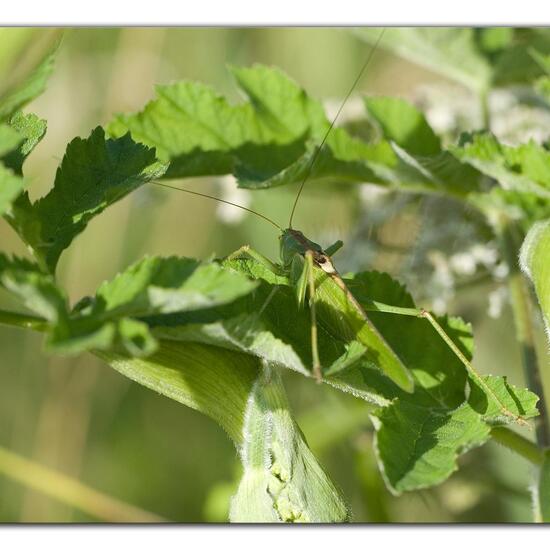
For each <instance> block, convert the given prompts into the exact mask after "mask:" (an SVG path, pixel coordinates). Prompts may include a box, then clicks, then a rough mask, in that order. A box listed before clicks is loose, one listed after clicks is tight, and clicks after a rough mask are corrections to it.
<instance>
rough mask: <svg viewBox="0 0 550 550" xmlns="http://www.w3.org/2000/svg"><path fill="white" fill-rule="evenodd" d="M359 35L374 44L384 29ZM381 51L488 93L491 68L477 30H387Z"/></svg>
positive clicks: (361, 29)
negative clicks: (478, 39)
mask: <svg viewBox="0 0 550 550" xmlns="http://www.w3.org/2000/svg"><path fill="white" fill-rule="evenodd" d="M354 32H355V34H356V36H358V37H359V38H361V39H362V40H365V41H367V42H369V43H371V44H372V43H374V42H375V41H376V40H377V39H378V37H379V35H380V29H377V28H374V27H371V28H360V29H356V30H354ZM379 47H380V48H384V49H386V50H389V51H391V52H392V53H395V54H397V55H399V56H400V57H403V58H404V59H408V60H409V61H412V62H413V63H416V64H418V65H421V66H423V67H426V68H428V69H430V70H432V71H435V72H437V73H439V74H441V75H443V76H446V77H447V78H451V79H453V80H456V81H457V82H460V83H461V84H463V85H464V86H467V87H468V88H470V89H472V90H475V91H481V90H486V89H487V88H488V87H489V84H490V81H491V76H492V74H491V66H490V64H489V62H488V60H487V59H486V58H485V57H484V55H483V54H482V53H481V52H480V51H479V48H478V46H477V44H476V37H475V29H473V28H457V27H452V28H444V27H436V28H434V27H431V28H430V27H393V28H388V29H386V31H385V33H384V36H383V37H382V40H381V42H380V46H379Z"/></svg>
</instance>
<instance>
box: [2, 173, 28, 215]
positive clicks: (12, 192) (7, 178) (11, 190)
mask: <svg viewBox="0 0 550 550" xmlns="http://www.w3.org/2000/svg"><path fill="white" fill-rule="evenodd" d="M24 187H25V180H24V179H23V178H22V177H20V176H18V175H16V174H15V173H14V172H13V170H10V169H9V168H6V167H5V166H3V165H2V164H0V215H3V214H5V213H6V212H8V211H9V209H10V208H11V205H12V203H13V201H15V199H17V197H18V196H19V195H20V194H21V193H22V191H23V189H24Z"/></svg>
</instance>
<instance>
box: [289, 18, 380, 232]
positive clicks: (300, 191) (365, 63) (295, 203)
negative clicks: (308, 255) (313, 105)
mask: <svg viewBox="0 0 550 550" xmlns="http://www.w3.org/2000/svg"><path fill="white" fill-rule="evenodd" d="M385 32H386V29H385V28H384V29H382V32H381V33H380V34H379V35H378V38H377V39H376V42H375V44H374V46H373V47H372V48H371V49H370V51H369V55H368V56H367V59H366V60H365V62H364V63H363V66H362V67H361V70H360V71H359V74H358V75H357V77H356V79H355V80H354V82H353V84H352V85H351V88H350V89H349V91H348V93H347V94H346V97H344V100H343V101H342V103H341V104H340V107H339V108H338V112H337V113H336V116H335V117H334V118H333V119H332V122H331V123H330V126H329V127H328V130H327V131H326V133H325V135H324V137H323V139H322V141H321V144H320V145H319V147H317V149H315V152H314V153H313V156H312V157H311V162H310V163H309V165H308V167H307V170H306V173H305V175H304V179H303V180H302V183H301V184H300V189H298V194H297V195H296V199H295V200H294V205H293V206H292V211H291V212H290V220H289V222H288V227H290V228H292V219H293V218H294V212H295V211H296V206H298V200H299V199H300V195H301V194H302V191H303V190H304V186H305V184H306V181H307V180H308V178H309V176H310V174H311V170H312V169H313V166H314V164H315V162H316V161H317V158H318V157H319V153H320V152H321V149H323V147H324V145H325V142H326V141H327V138H328V136H329V134H330V132H331V131H332V128H333V127H334V125H335V124H336V121H337V120H338V117H339V116H340V113H341V112H342V109H343V108H344V105H345V104H346V102H347V101H348V99H349V97H350V96H351V94H352V92H353V90H355V87H356V86H357V84H358V83H359V81H360V80H361V77H362V76H363V73H364V72H365V71H366V70H367V67H368V66H369V63H370V61H371V59H372V56H373V55H374V52H376V50H377V48H378V44H379V43H380V40H382V36H384V33H385Z"/></svg>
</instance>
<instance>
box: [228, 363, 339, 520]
mask: <svg viewBox="0 0 550 550" xmlns="http://www.w3.org/2000/svg"><path fill="white" fill-rule="evenodd" d="M242 441H243V442H242V445H241V447H240V456H241V461H242V463H243V467H244V473H243V477H242V480H241V482H240V484H239V488H238V490H237V494H236V495H235V496H234V497H233V499H232V501H231V509H230V519H231V521H232V522H246V523H250V522H286V523H296V522H299V523H304V522H308V523H311V522H313V523H333V522H342V521H347V520H348V519H349V512H348V510H347V508H346V505H345V504H344V502H343V501H342V497H341V496H340V494H339V493H338V491H337V490H336V488H335V487H334V485H333V484H332V483H331V481H330V480H329V478H328V477H327V475H326V474H325V473H324V472H323V470H322V469H321V467H320V466H319V464H318V462H317V460H316V459H315V457H314V456H313V454H312V453H311V451H310V450H309V447H308V446H307V444H306V442H305V441H304V439H303V436H302V434H301V432H300V429H299V428H298V426H297V425H296V424H295V422H294V420H293V418H292V416H291V413H290V410H289V406H288V402H287V400H286V396H285V394H284V390H283V387H282V384H281V381H280V379H279V375H278V374H277V372H276V371H273V370H271V369H269V368H265V369H264V371H263V372H262V373H261V374H260V376H259V377H258V379H257V380H256V382H255V384H254V386H253V388H252V391H251V393H250V397H249V399H248V402H247V408H246V412H245V421H244V424H243V437H242Z"/></svg>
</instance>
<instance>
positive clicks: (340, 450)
mask: <svg viewBox="0 0 550 550" xmlns="http://www.w3.org/2000/svg"><path fill="white" fill-rule="evenodd" d="M57 34H58V31H57V30H55V29H44V28H41V29H30V28H29V29H17V28H11V29H0V74H1V75H3V78H4V80H5V81H8V80H9V79H10V78H12V77H13V78H15V77H16V76H17V74H18V72H23V71H24V70H25V67H26V66H29V65H32V62H33V59H36V58H37V57H39V56H40V55H41V53H43V52H44V51H45V49H47V47H48V45H49V44H50V43H51V41H52V40H54V39H55V37H56V36H57ZM64 35H65V36H64V40H63V43H62V46H61V50H60V54H59V57H58V61H57V65H56V70H55V73H54V75H53V77H52V79H51V81H50V84H49V86H48V89H47V91H46V92H45V93H44V94H43V96H41V97H40V98H39V99H37V100H36V101H35V102H34V103H33V104H32V105H30V106H29V107H28V108H27V111H32V112H35V113H37V114H38V115H39V116H40V117H42V118H45V119H47V121H48V133H47V135H46V137H45V139H44V140H43V142H42V143H41V144H40V145H39V146H38V147H37V149H36V151H35V152H34V153H33V154H32V155H31V157H30V159H29V160H28V162H27V164H26V170H25V172H26V176H27V177H28V178H29V179H30V180H31V182H32V186H31V189H30V194H31V197H32V198H33V199H34V198H36V197H39V196H41V195H43V194H44V193H45V192H46V191H47V190H48V189H49V187H50V186H51V184H52V181H53V178H54V175H55V170H56V168H57V166H58V164H59V163H60V160H61V158H62V156H63V153H64V150H65V147H66V145H67V143H68V142H69V141H70V140H71V139H72V138H73V137H75V136H81V137H85V136H87V135H88V134H89V133H90V131H91V129H92V128H94V127H95V126H97V125H104V124H106V123H108V122H109V120H110V119H111V117H112V116H113V115H114V114H115V113H117V112H124V111H135V110H139V109H141V108H142V107H143V106H144V104H145V103H146V102H147V101H148V100H149V99H151V98H152V97H153V95H154V86H155V84H158V83H167V82H171V81H174V80H180V79H193V80H200V81H203V82H206V83H208V84H210V85H212V86H213V87H214V88H216V89H217V90H218V91H219V92H220V93H222V94H224V95H226V96H228V97H229V98H230V99H231V100H232V101H238V100H239V97H240V96H239V94H238V91H237V89H236V87H235V86H234V84H233V82H232V80H231V77H230V74H229V73H228V71H227V70H226V66H227V65H228V64H235V65H248V64H251V63H255V62H258V63H264V64H270V65H276V66H278V67H280V68H282V69H283V70H284V71H285V72H286V73H287V74H289V75H290V76H291V77H293V78H294V79H295V80H296V81H298V82H299V83H300V84H301V85H302V86H303V87H304V88H305V89H306V90H307V91H308V93H310V94H311V95H312V96H314V97H316V98H319V99H321V100H323V101H324V102H325V104H326V107H327V110H328V112H329V113H334V112H335V110H336V108H337V107H338V102H339V101H341V98H342V97H343V96H344V94H345V93H346V92H347V90H348V88H349V86H350V84H351V82H352V81H353V80H354V78H355V76H356V74H357V71H358V70H359V68H360V66H361V65H362V63H363V60H364V59H365V56H366V53H367V52H368V49H369V46H367V45H366V44H365V43H364V42H361V41H360V40H358V39H357V38H356V37H355V36H354V35H353V34H352V33H350V32H349V31H348V30H345V29H334V28H270V29H252V28H247V29H239V28H231V29H221V28H193V29H187V28H168V29H163V28H123V29H116V28H108V29H92V28H85V29H74V30H66V31H65V33H64ZM446 84H447V83H446V82H445V81H443V79H442V78H441V77H439V76H437V75H435V74H432V73H429V72H427V71H426V70H424V69H421V68H419V67H417V66H415V65H412V64H410V63H407V62H405V61H403V60H401V59H399V58H397V57H394V56H391V55H390V54H387V53H386V52H384V51H383V50H379V51H378V52H377V53H376V55H375V57H374V59H373V63H372V64H371V66H370V67H369V71H368V74H367V75H366V76H365V77H364V78H363V79H362V81H361V83H360V85H359V88H358V89H357V90H356V94H355V95H357V96H359V94H360V93H384V94H391V95H400V96H404V97H409V98H410V99H414V100H417V101H420V102H421V103H422V99H423V98H424V99H425V98H426V97H427V96H426V94H424V93H423V92H422V90H425V89H427V88H426V86H428V88H429V87H430V86H432V87H434V89H437V87H438V86H443V87H444V86H445V85H446ZM443 89H445V88H443ZM461 93H462V94H463V95H464V94H466V92H465V91H464V90H462V91H461ZM430 97H431V96H430ZM447 97H449V94H447V95H445V93H442V94H441V95H440V99H439V100H438V101H439V103H438V105H437V107H438V109H439V111H437V112H435V114H436V115H437V114H438V113H439V116H440V118H441V110H443V111H442V112H443V113H445V109H446V108H449V109H451V106H447V105H446V103H445V101H446V99H445V98H447ZM464 97H465V101H466V103H467V102H468V96H467V94H466V95H465V96H464ZM454 99H456V97H455V98H454ZM449 101H450V99H449ZM469 101H470V102H473V101H474V99H472V98H470V99H469ZM474 110H475V109H474ZM360 113H361V105H360V102H358V100H356V99H353V100H352V101H350V103H349V104H348V105H347V107H346V110H345V112H344V116H343V119H342V121H343V122H346V120H348V121H350V120H351V119H353V118H354V117H355V116H358V114H360ZM434 116H435V115H434ZM346 117H347V118H346ZM360 130H361V129H359V130H358V131H360ZM185 185H187V186H188V187H189V188H193V189H200V190H202V191H204V190H206V191H207V192H211V193H213V194H217V195H218V196H223V197H224V198H227V199H229V200H236V201H240V202H242V203H244V204H248V205H250V206H251V207H252V208H255V209H257V210H259V211H261V212H264V213H267V214H268V215H269V216H271V217H273V218H275V219H276V220H278V221H279V222H280V223H282V224H284V223H285V221H286V219H287V217H288V214H289V210H290V207H291V204H292V200H293V197H294V194H295V192H296V189H295V188H285V189H273V190H269V191H258V192H255V193H252V194H246V193H244V192H241V193H239V192H237V191H236V189H235V186H234V185H232V182H231V181H227V180H225V179H223V180H221V181H220V180H215V179H202V180H197V181H191V180H189V181H186V182H185ZM456 208H457V207H456V205H453V204H449V203H446V202H444V201H441V200H439V201H437V200H435V199H422V200H417V199H415V198H410V197H407V198H403V197H399V196H394V195H391V194H390V195H388V194H379V193H374V192H370V191H365V190H364V189H361V188H360V187H359V186H325V187H322V188H319V187H317V188H315V189H311V188H309V189H307V190H306V192H305V193H304V196H303V199H302V202H301V204H300V208H299V211H298V218H297V223H296V226H298V227H300V228H301V229H303V230H304V231H305V232H306V233H307V234H308V236H310V237H311V238H313V239H314V240H316V241H318V242H321V243H322V244H328V243H329V242H331V241H332V240H334V239H335V238H342V239H343V240H344V242H345V243H346V245H347V246H346V249H344V251H342V253H340V255H339V256H337V257H336V260H337V262H338V265H339V267H340V268H341V270H342V271H344V272H345V271H346V269H372V268H376V269H383V270H387V271H389V272H390V273H392V274H393V275H394V276H396V277H398V278H399V279H400V280H402V281H405V282H408V283H409V285H410V287H411V290H412V291H413V293H414V294H415V295H419V297H420V299H421V300H420V301H422V300H423V301H424V303H425V304H426V305H429V306H432V307H434V306H437V305H438V304H434V299H436V298H437V297H434V296H430V295H429V293H428V292H427V291H426V290H427V289H426V282H427V281H428V280H429V281H433V280H434V279H433V274H434V273H436V272H437V269H438V265H440V264H438V261H439V260H438V258H441V256H442V255H444V256H445V257H447V258H448V257H449V256H452V255H455V257H456V255H457V254H458V255H460V253H463V252H464V250H470V249H469V248H468V247H469V246H470V245H471V243H472V242H473V241H471V239H472V232H473V230H472V229H471V226H470V224H469V223H468V221H465V218H464V216H463V212H457V210H456ZM455 218H456V219H455ZM472 223H475V220H474V222H472ZM453 224H454V225H453ZM441 227H446V229H447V231H448V233H447V236H446V237H445V236H443V237H442V233H441ZM450 230H452V231H451V232H450V233H449V231H450ZM276 237H277V235H276V233H275V232H274V231H273V228H272V227H271V226H269V225H268V224H264V223H262V221H261V220H257V219H252V217H251V216H240V213H236V214H235V213H232V212H229V211H228V210H227V209H225V208H224V209H220V208H219V206H218V205H217V204H216V203H215V202H214V201H208V200H206V199H201V198H197V197H192V196H189V195H185V194H183V193H177V192H170V191H167V190H164V189H157V188H154V187H152V186H151V187H149V188H145V189H140V190H139V191H138V192H136V193H134V194H133V195H132V196H130V197H128V198H126V199H125V200H123V201H121V202H119V203H117V204H115V205H114V206H113V207H111V208H110V209H109V210H107V211H106V212H105V213H104V214H103V215H101V216H99V217H97V218H95V219H94V220H93V221H92V223H90V225H89V227H88V229H87V231H86V232H85V233H84V234H82V235H81V236H79V237H78V239H77V242H76V243H75V244H74V245H73V246H72V247H71V248H70V249H69V250H68V251H67V252H66V253H65V254H64V256H63V257H62V260H61V263H60V266H59V270H58V272H59V277H60V280H61V281H62V284H63V285H64V286H65V288H66V289H67V291H68V293H69V295H70V297H71V298H72V299H73V300H76V299H78V298H80V297H81V296H83V295H85V294H89V293H92V292H93V291H94V289H95V288H96V287H97V286H98V285H99V284H100V283H101V281H103V280H104V279H109V278H112V277H113V275H114V274H115V273H117V271H119V270H120V269H121V268H123V267H124V266H127V265H128V264H129V263H131V262H133V261H136V260H138V259H139V258H140V257H141V256H143V255H144V254H151V255H152V254H159V255H169V254H176V255H181V256H191V257H198V258H207V257H210V256H211V255H212V254H216V255H224V254H227V253H229V252H231V251H233V250H235V249H236V248H238V247H239V246H241V245H242V244H251V245H253V246H254V247H255V248H257V249H258V250H260V251H262V252H263V253H265V254H266V255H268V256H271V257H273V258H276V257H277V244H278V241H277V238H276ZM0 239H1V243H2V249H3V250H4V251H7V252H14V253H17V254H22V255H25V253H26V252H25V250H24V248H23V246H22V245H21V243H20V242H19V240H18V239H17V237H16V236H15V234H14V233H13V232H12V231H11V229H10V228H9V227H8V225H7V224H6V223H4V222H1V223H0ZM438 254H439V256H438ZM459 260H460V258H459ZM459 260H458V261H459ZM440 263H441V262H440ZM445 265H447V264H445ZM440 271H441V269H440ZM470 275H471V273H470ZM478 275H479V276H478V277H470V279H471V280H468V281H467V284H463V285H456V286H455V287H453V288H452V289H451V290H452V292H450V293H448V296H447V299H446V300H445V303H443V304H441V303H439V307H445V308H446V309H448V310H449V311H450V312H452V313H456V314H460V315H462V316H464V318H465V319H467V320H469V321H471V322H472V323H473V325H474V329H475V330H474V334H475V337H476V356H475V362H476V365H477V367H478V368H479V369H480V370H481V371H483V372H494V373H499V374H506V375H508V376H509V377H510V380H511V382H512V383H516V384H524V381H523V376H522V372H521V367H520V359H519V351H518V349H517V346H516V345H515V337H514V331H513V326H512V319H511V316H510V311H509V307H508V306H507V304H506V303H505V300H504V308H503V311H502V313H501V315H499V316H494V317H491V316H489V315H488V314H487V309H488V300H487V296H488V294H490V293H491V292H493V291H495V290H496V289H498V287H499V285H498V283H495V282H494V281H493V279H492V278H491V277H487V276H484V275H486V274H484V273H483V272H481V273H478ZM430 277H431V278H430ZM438 292H439V291H438ZM501 294H502V292H501ZM495 296H496V294H495ZM495 299H496V298H495ZM12 305H13V304H11V303H10V302H9V299H8V297H7V296H6V295H5V294H2V293H1V291H0V307H6V308H8V307H10V306H12ZM541 346H544V344H543V343H542V339H541ZM0 348H1V356H0V365H1V366H0V446H2V447H5V448H7V449H10V450H12V451H14V452H16V453H18V454H20V455H22V456H25V457H27V458H31V459H33V460H35V461H36V462H38V463H40V464H44V465H47V466H49V467H51V468H53V469H55V470H57V471H60V472H63V473H65V474H67V475H69V476H72V477H74V478H77V479H79V480H81V481H82V482H83V483H85V484H87V485H89V486H90V487H93V488H95V489H97V490H99V491H102V492H104V493H105V494H107V495H111V496H113V497H115V498H117V499H120V500H121V501H123V502H127V503H130V504H132V505H134V506H136V507H138V508H141V509H143V510H146V511H149V512H152V513H154V514H157V515H158V516H161V517H163V518H165V519H166V520H168V521H180V522H205V521H226V517H227V507H228V499H229V496H230V495H231V494H232V492H233V491H234V489H235V486H236V482H237V480H238V477H239V474H240V472H239V462H238V460H237V455H236V450H235V448H234V447H233V445H232V443H231V442H230V440H229V439H228V438H227V437H226V435H225V434H224V433H223V432H222V431H221V430H220V429H219V427H218V426H217V425H216V424H215V423H214V422H212V421H210V420H209V419H208V418H206V417H204V416H202V415H200V414H198V413H196V412H194V411H192V410H189V409H187V408H185V407H183V406H182V405H179V404H178V403H175V402H172V401H170V400H169V399H167V398H164V397H160V396H158V395H156V394H154V393H153V392H151V391H149V390H147V389H145V388H143V387H141V386H139V385H137V384H135V383H132V382H130V381H129V380H127V379H126V378H124V377H122V376H120V375H119V374H117V373H116V372H114V371H112V370H111V369H110V368H109V367H108V366H106V365H105V364H102V363H101V362H100V361H99V360H98V359H95V358H94V357H91V356H83V357H79V358H77V359H62V358H58V357H47V356H45V355H44V354H43V353H42V351H41V337H40V336H39V335H34V334H31V333H30V332H26V331H19V330H17V329H11V328H6V327H0ZM285 382H286V387H287V390H288V392H289V395H290V399H291V403H292V406H293V408H294V410H295V412H296V417H297V419H298V422H299V424H300V426H301V428H302V429H303V431H304V433H305V435H306V438H307V440H308V442H309V443H310V446H311V447H312V449H313V451H314V452H315V453H316V455H317V456H318V457H319V459H320V461H321V463H322V464H323V465H324V466H325V467H326V469H327V470H328V472H329V474H330V476H331V477H332V479H333V480H334V481H335V482H336V483H337V485H339V486H340V487H341V488H342V490H343V492H344V495H345V497H346V500H347V501H348V503H349V504H350V505H351V507H352V510H353V517H354V521H390V522H423V521H430V522H449V521H453V522H460V521H530V519H531V504H530V495H529V490H528V486H529V484H530V483H531V478H530V471H529V466H528V465H527V464H526V463H525V462H523V461H521V460H520V459H518V458H516V457H514V456H513V455H512V454H511V453H509V452H508V451H505V450H503V449H501V448H499V447H497V446H496V445H495V444H494V443H489V444H488V445H486V446H485V447H483V448H481V449H478V450H475V451H473V452H470V453H468V454H467V455H466V456H465V457H463V459H461V462H460V463H461V469H460V470H459V472H458V473H456V474H455V475H453V476H452V477H451V479H450V480H449V481H447V482H446V483H445V484H443V485H442V486H440V487H438V488H435V489H432V490H428V491H423V492H419V493H415V494H408V495H405V496H402V497H399V498H396V497H392V496H391V495H389V493H388V491H387V490H386V489H385V488H384V486H383V482H382V479H381V477H380V475H379V473H378V471H377V468H376V464H375V460H374V456H373V449H372V430H371V427H370V422H369V420H368V410H369V409H368V406H367V405H366V404H363V403H361V402H358V401H357V400H355V399H354V398H351V397H348V396H345V395H342V394H340V393H338V392H336V391H334V390H331V389H330V388H328V387H318V386H316V385H312V384H311V383H308V381H306V380H304V379H302V378H301V377H299V376H295V375H293V374H291V373H287V374H285ZM545 383H546V384H548V380H546V381H545ZM0 521H2V522H73V521H96V518H94V517H91V516H88V515H85V514H83V513H82V512H79V511H77V510H75V509H73V508H71V507H69V506H67V505H65V504H63V503H60V502H57V501H54V500H52V499H50V498H48V497H45V496H43V495H41V494H40V493H38V492H35V491H33V490H30V489H28V488H26V487H25V486H24V485H23V484H20V483H16V482H15V481H12V480H10V479H8V478H6V477H3V476H0Z"/></svg>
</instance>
